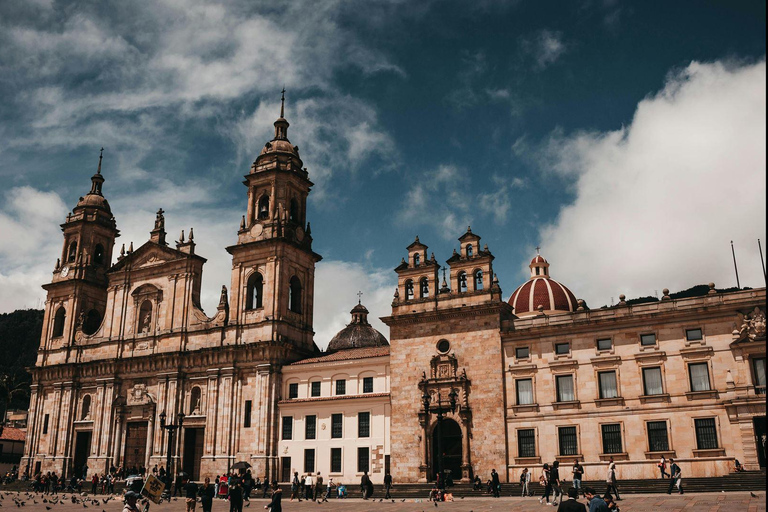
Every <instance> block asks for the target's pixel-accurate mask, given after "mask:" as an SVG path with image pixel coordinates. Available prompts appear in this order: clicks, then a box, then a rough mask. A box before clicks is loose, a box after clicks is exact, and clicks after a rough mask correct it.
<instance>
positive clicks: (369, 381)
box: [363, 377, 373, 393]
mask: <svg viewBox="0 0 768 512" xmlns="http://www.w3.org/2000/svg"><path fill="white" fill-rule="evenodd" d="M363 393H373V377H365V378H363Z"/></svg>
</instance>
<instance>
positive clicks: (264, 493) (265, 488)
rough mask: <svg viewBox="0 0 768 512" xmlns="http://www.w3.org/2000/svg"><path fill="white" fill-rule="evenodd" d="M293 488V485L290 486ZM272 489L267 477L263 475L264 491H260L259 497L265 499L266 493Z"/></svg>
mask: <svg viewBox="0 0 768 512" xmlns="http://www.w3.org/2000/svg"><path fill="white" fill-rule="evenodd" d="M291 487H293V485H291ZM271 488H272V486H270V485H269V478H267V475H264V489H263V490H262V493H261V497H262V498H266V497H267V493H268V492H269V490H270V489H271Z"/></svg>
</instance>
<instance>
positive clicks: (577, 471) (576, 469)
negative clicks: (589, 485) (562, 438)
mask: <svg viewBox="0 0 768 512" xmlns="http://www.w3.org/2000/svg"><path fill="white" fill-rule="evenodd" d="M571 472H572V473H573V487H574V488H575V489H576V497H577V498H578V497H579V493H581V492H582V491H581V479H582V477H583V476H584V468H583V467H582V466H581V464H579V459H576V460H574V461H573V470H572V471H571Z"/></svg>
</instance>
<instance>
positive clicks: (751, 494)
mask: <svg viewBox="0 0 768 512" xmlns="http://www.w3.org/2000/svg"><path fill="white" fill-rule="evenodd" d="M749 495H750V496H752V497H753V498H757V494H755V493H753V492H752V491H749Z"/></svg>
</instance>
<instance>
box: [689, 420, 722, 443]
mask: <svg viewBox="0 0 768 512" xmlns="http://www.w3.org/2000/svg"><path fill="white" fill-rule="evenodd" d="M693 423H694V425H696V447H697V448H698V449H699V450H714V449H716V448H717V427H716V426H715V418H703V419H698V420H693Z"/></svg>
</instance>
